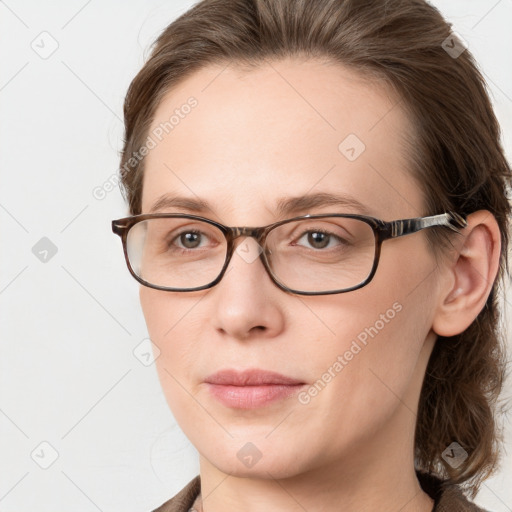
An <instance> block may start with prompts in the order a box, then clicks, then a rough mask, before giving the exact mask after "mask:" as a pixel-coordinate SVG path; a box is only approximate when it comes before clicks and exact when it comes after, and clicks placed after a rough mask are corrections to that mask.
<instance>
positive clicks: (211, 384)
mask: <svg viewBox="0 0 512 512" xmlns="http://www.w3.org/2000/svg"><path fill="white" fill-rule="evenodd" d="M205 383H206V384H207V385H208V388H209V391H210V392H211V394H212V395H213V396H214V397H215V398H216V399H217V400H219V401H220V402H221V403H222V404H224V405H225V406H227V407H232V408H236V409H254V408H257V407H263V406H264V405H267V404H269V403H271V402H274V401H276V400H281V399H283V398H287V397H289V396H291V395H293V394H295V393H296V392H297V391H298V390H299V389H300V388H301V387H302V386H303V385H304V382H301V381H298V380H296V379H292V378H290V377H286V376H285V375H281V374H279V373H275V372H268V371H265V370H258V369H252V370H246V371H243V372H238V371H236V370H222V371H220V372H217V373H215V374H213V375H210V376H209V377H208V378H206V379H205Z"/></svg>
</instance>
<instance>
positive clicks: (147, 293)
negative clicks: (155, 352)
mask: <svg viewBox="0 0 512 512" xmlns="http://www.w3.org/2000/svg"><path fill="white" fill-rule="evenodd" d="M139 297H140V303H141V306H142V311H143V313H144V318H145V321H146V325H147V328H148V333H149V337H150V338H151V341H152V342H153V343H154V344H155V345H156V346H157V347H158V349H159V350H160V354H159V357H158V358H157V359H156V367H157V370H158V374H159V377H160V381H161V384H162V388H163V391H164V393H165V395H166V397H167V398H169V396H171V395H172V394H173V391H172V390H171V389H170V388H174V387H175V386H178V387H179V383H181V384H182V385H185V382H184V379H185V377H186V378H187V379H190V375H191V374H192V373H193V370H194V365H195V361H196V359H197V357H196V356H197V351H198V350H199V347H198V346H197V345H198V343H199V340H200V330H201V324H200V322H199V323H198V322H194V321H191V320H193V317H194V315H193V314H192V313H193V312H192V310H193V307H194V304H195V303H196V301H194V299H193V298H192V299H191V300H188V298H187V299H184V298H183V297H182V296H179V295H177V294H172V293H169V292H162V291H158V290H153V289H151V288H147V287H141V289H140V292H139ZM197 300H199V298H198V299H197Z"/></svg>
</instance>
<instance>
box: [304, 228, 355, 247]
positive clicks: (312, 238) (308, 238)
mask: <svg viewBox="0 0 512 512" xmlns="http://www.w3.org/2000/svg"><path fill="white" fill-rule="evenodd" d="M301 240H304V241H305V242H306V243H308V244H310V246H311V247H312V248H313V249H326V248H327V249H330V248H332V247H334V246H336V245H346V243H347V242H346V241H345V240H343V239H342V238H340V237H339V236H337V235H335V234H334V233H330V232H329V231H324V230H319V229H315V230H309V231H305V232H304V233H303V234H302V235H301V236H300V238H299V239H298V241H299V242H300V241H301ZM336 241H338V242H341V244H335V242H336ZM331 242H332V243H331ZM300 245H302V244H300Z"/></svg>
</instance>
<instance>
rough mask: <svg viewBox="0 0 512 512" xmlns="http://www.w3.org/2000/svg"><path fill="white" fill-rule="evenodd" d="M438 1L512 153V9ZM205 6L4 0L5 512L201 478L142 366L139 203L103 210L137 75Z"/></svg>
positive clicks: (120, 506) (130, 505)
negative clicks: (119, 230) (134, 208)
mask: <svg viewBox="0 0 512 512" xmlns="http://www.w3.org/2000/svg"><path fill="white" fill-rule="evenodd" d="M433 3H434V4H435V5H436V6H438V7H439V8H440V9H441V11H442V12H443V13H444V15H445V16H446V17H447V18H448V19H449V20H450V21H451V22H452V23H454V29H455V30H456V31H457V32H458V33H459V34H461V35H462V36H463V37H464V39H466V40H467V42H468V43H469V47H470V49H471V51H472V52H473V53H474V55H475V57H476V59H477V61H479V63H480V66H481V68H482V70H483V72H484V73H485V76H486V77H487V80H488V83H489V86H490V90H491V92H492V96H493V101H494V103H495V107H496V111H497V115H498V118H499V120H500V122H501V125H502V128H503V139H504V144H505V147H506V150H507V154H508V156H509V159H510V156H511V152H512V147H511V134H512V115H511V114H512V80H511V78H512V73H511V72H512V61H511V57H510V53H511V50H512V32H511V31H510V30H509V23H510V20H512V0H501V1H495V0H492V1H487V0H485V1H484V0H479V1H476V0H473V1H468V0H457V1H455V0H436V1H435V2H433ZM191 5H192V2H190V1H167V2H162V1H161V0H160V1H156V0H145V1H142V0H139V1H134V0H132V1H129V2H122V1H121V0H108V1H103V2H99V1H98V0H89V1H84V0H74V1H66V2H65V1H64V0H60V1H53V2H46V3H44V2H37V1H35V0H26V1H18V2H16V1H15V0H7V1H6V2H3V1H0V34H1V44H0V52H1V55H0V58H1V62H2V65H1V66H0V102H1V110H0V112H1V115H2V119H1V123H0V172H1V174H2V187H1V189H0V225H1V233H2V243H1V246H0V247H1V249H0V250H1V252H2V262H3V263H2V266H1V273H0V321H1V333H2V336H1V347H0V350H1V357H0V510H2V511H4V512H9V511H17V512H20V511H28V510H35V509H37V510H39V511H40V512H46V511H54V510H64V509H65V510H70V511H77V512H78V511H80V512H89V511H94V510H101V511H121V510H122V511H128V512H129V511H142V510H150V509H152V508H153V507H156V506H157V505H159V504H161V503H162V502H163V501H165V500H166V499H168V498H169V497H171V496H172V495H173V494H175V493H176V492H177V491H178V490H179V489H181V488H182V487H183V486H184V485H185V484H186V483H187V482H188V481H189V480H190V479H191V478H192V477H193V476H194V475H195V474H197V472H198V464H197V455H196V453H195V450H194V448H193V447H192V446H191V445H190V443H189V442H188V440H187V439H186V438H185V436H184V435H183V433H182V432H181V431H180V429H179V428H178V427H177V426H176V425H175V423H174V420H173V417H172V415H171V413H170V412H169V410H168V408H167V405H166V402H165V399H164V397H163V395H162V392H161V390H160V387H159V383H158V380H157V376H156V372H155V368H154V365H149V366H145V365H144V364H143V363H142V362H141V361H140V359H142V360H143V361H144V357H143V356H141V354H143V353H144V344H143V345H142V346H140V347H139V345H140V344H141V342H143V340H144V339H145V338H147V331H146V327H145V324H144V320H143V316H142V313H141V311H140V307H139V303H138V285H137V283H136V282H135V280H133V279H132V278H131V277H130V276H129V275H128V272H127V270H126V268H125V263H124V260H123V256H122V251H121V244H120V240H119V239H118V238H117V237H115V236H114V235H113V234H112V233H111V230H110V220H111V219H114V218H118V217H122V216H124V215H126V214H127V209H126V206H125V205H124V203H123V201H122V198H121V195H120V192H119V189H118V187H117V186H116V185H114V186H113V187H110V188H112V189H113V190H111V191H109V192H108V193H106V194H105V197H104V198H103V199H101V200H100V199H97V198H96V197H95V196H94V194H93V191H94V190H97V187H103V190H108V189H109V182H110V180H111V179H112V177H113V176H115V173H116V169H117V166H118V152H119V150H120V149H121V141H122V136H123V125H122V103H123V96H124V94H125V92H126V89H127V87H128V85H129V83H130V81H131V79H132V78H133V77H134V76H135V74H136V72H137V71H138V70H139V69H140V67H141V66H142V64H143V62H144V58H145V56H146V55H147V53H148V49H149V45H150V43H151V42H152V41H153V40H154V38H155V37H156V36H157V35H158V34H159V33H160V31H161V30H162V29H163V28H164V27H165V26H166V25H167V24H168V23H169V22H170V21H172V20H173V19H174V18H175V17H176V16H177V15H179V14H181V13H182V12H183V11H185V10H186V9H188V8H189V7H190V6H191ZM57 45H58V46H57ZM52 50H55V51H54V52H53V53H52V54H51V55H49V53H50V52H51V51H52ZM44 237H46V239H43V238H44ZM41 239H43V240H41ZM45 251H47V252H45ZM55 251H57V252H56V253H55ZM54 253H55V254H54ZM510 297H512V295H511V294H510V293H506V294H505V298H504V300H505V299H506V300H505V304H506V308H507V327H508V325H509V321H508V319H509V318H510V313H509V307H510V304H509V303H510V302H512V301H511V300H510ZM508 330H509V329H508ZM137 347H139V348H137ZM511 350H512V349H511ZM134 352H135V353H134ZM136 355H138V356H139V358H137V357H136ZM507 393H508V395H509V396H510V395H511V384H510V382H509V383H508V388H507ZM506 426H507V446H508V449H509V454H506V453H505V454H504V460H503V467H502V471H501V472H500V473H499V474H498V475H497V476H496V477H494V478H492V479H490V480H488V481H487V482H486V483H485V484H484V486H483V487H482V490H481V492H480V494H479V495H478V497H477V499H476V501H477V503H479V504H480V505H483V506H485V507H487V508H489V509H491V510H492V511H493V512H506V511H512V489H511V487H510V485H508V486H507V485H506V482H507V481H508V482H510V481H512V461H511V459H512V456H511V455H510V448H511V446H512V426H511V421H510V419H508V420H507V422H506ZM41 443H43V444H41ZM53 459H56V460H53ZM44 466H49V467H47V469H43V467H44Z"/></svg>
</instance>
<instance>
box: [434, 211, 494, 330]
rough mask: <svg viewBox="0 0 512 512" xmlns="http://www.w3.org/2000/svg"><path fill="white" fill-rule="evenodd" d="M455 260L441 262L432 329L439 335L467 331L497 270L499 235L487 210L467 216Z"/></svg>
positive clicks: (483, 301) (484, 301)
mask: <svg viewBox="0 0 512 512" xmlns="http://www.w3.org/2000/svg"><path fill="white" fill-rule="evenodd" d="M467 220H468V226H467V227H466V228H465V229H464V231H463V232H462V235H463V240H461V242H460V246H459V247H460V248H459V249H457V251H456V255H455V258H452V259H451V260H450V262H446V263H444V265H445V268H444V269H443V272H442V277H441V279H442V280H443V281H444V282H445V283H446V284H445V286H441V288H440V295H439V306H438V308H437V311H436V314H435V317H434V321H433V325H432V329H433V330H434V332H435V333H436V334H438V335H439V336H445V337H449V336H455V335H457V334H460V333H461V332H463V331H464V330H466V329H467V328H468V327H469V326H470V325H471V323H472V322H473V321H474V319H475V318H476V317H477V316H478V314H479V313H480V311H482V309H483V308H484V306H485V303H486V301H487V298H488V296H489V293H490V291H491V288H492V285H493V283H494V280H495V278H496V275H497V273H498V268H499V260H500V252H501V234H500V230H499V226H498V223H497V222H496V219H495V218H494V216H493V215H492V214H491V213H490V212H489V211H486V210H479V211H477V212H474V213H472V214H470V215H468V218H467Z"/></svg>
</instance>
